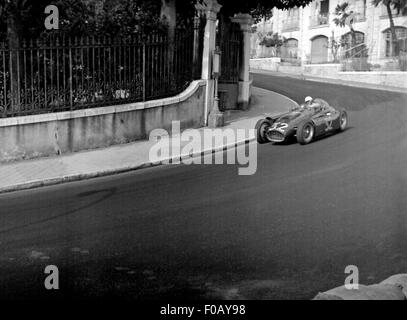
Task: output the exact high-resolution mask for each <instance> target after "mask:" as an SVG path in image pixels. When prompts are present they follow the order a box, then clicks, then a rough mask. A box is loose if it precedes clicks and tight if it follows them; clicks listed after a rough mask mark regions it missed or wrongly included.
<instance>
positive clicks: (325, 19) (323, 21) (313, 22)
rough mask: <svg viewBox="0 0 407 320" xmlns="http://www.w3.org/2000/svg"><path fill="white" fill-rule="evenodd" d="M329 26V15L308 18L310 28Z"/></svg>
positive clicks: (323, 14) (322, 14)
mask: <svg viewBox="0 0 407 320" xmlns="http://www.w3.org/2000/svg"><path fill="white" fill-rule="evenodd" d="M328 24H329V13H319V14H317V15H315V16H311V17H310V27H318V26H323V25H328Z"/></svg>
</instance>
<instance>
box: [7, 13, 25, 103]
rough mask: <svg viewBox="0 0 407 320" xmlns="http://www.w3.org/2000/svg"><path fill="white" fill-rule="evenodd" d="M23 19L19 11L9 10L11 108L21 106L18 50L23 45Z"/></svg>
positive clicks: (8, 36) (8, 37)
mask: <svg viewBox="0 0 407 320" xmlns="http://www.w3.org/2000/svg"><path fill="white" fill-rule="evenodd" d="M21 30H22V26H21V19H20V17H19V14H18V13H15V12H9V13H8V16H7V39H8V45H9V49H10V63H9V67H10V91H11V109H12V110H14V111H15V110H17V109H18V108H19V107H20V94H19V87H20V83H19V82H20V81H19V80H20V75H19V69H20V70H21V68H19V66H20V61H19V60H20V59H19V53H18V50H19V49H20V45H21V37H22V31H21Z"/></svg>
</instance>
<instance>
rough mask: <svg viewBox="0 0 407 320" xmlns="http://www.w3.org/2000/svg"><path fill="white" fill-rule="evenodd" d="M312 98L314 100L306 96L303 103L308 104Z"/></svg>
mask: <svg viewBox="0 0 407 320" xmlns="http://www.w3.org/2000/svg"><path fill="white" fill-rule="evenodd" d="M312 100H314V99H312V97H310V96H308V97H306V98H305V100H304V101H305V104H308V103H310V102H312Z"/></svg>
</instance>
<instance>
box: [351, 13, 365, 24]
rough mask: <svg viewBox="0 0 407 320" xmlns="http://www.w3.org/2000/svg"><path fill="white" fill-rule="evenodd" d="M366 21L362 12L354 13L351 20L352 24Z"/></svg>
mask: <svg viewBox="0 0 407 320" xmlns="http://www.w3.org/2000/svg"><path fill="white" fill-rule="evenodd" d="M363 21H366V15H365V13H364V12H356V13H355V17H354V19H353V22H354V23H357V22H363Z"/></svg>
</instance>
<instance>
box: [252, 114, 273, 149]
mask: <svg viewBox="0 0 407 320" xmlns="http://www.w3.org/2000/svg"><path fill="white" fill-rule="evenodd" d="M272 124H273V123H272V122H271V121H270V120H268V119H261V120H259V121H257V123H256V127H255V129H256V136H257V142H258V143H259V144H264V143H267V142H269V140H268V139H267V137H266V136H265V133H266V130H267V128H270V127H271V125H272Z"/></svg>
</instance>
